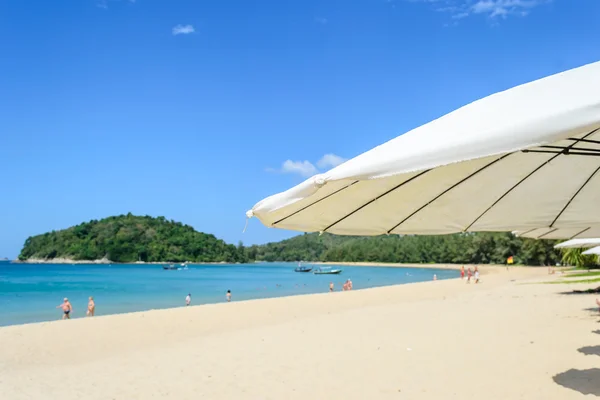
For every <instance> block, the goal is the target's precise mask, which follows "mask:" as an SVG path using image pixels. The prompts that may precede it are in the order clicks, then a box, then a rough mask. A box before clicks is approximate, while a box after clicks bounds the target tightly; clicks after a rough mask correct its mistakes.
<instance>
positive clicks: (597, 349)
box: [577, 346, 600, 385]
mask: <svg viewBox="0 0 600 400" xmlns="http://www.w3.org/2000/svg"><path fill="white" fill-rule="evenodd" d="M577 351H578V352H580V353H583V354H585V355H586V356H600V346H585V347H582V348H580V349H577ZM598 385H600V382H598Z"/></svg>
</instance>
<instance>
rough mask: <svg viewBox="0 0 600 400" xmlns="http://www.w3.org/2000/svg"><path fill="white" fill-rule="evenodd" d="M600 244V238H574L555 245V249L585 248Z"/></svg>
mask: <svg viewBox="0 0 600 400" xmlns="http://www.w3.org/2000/svg"><path fill="white" fill-rule="evenodd" d="M596 246H600V238H587V239H572V240H567V241H566V242H562V243H559V244H557V245H556V246H554V248H555V249H585V248H588V247H596Z"/></svg>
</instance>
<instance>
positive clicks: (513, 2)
mask: <svg viewBox="0 0 600 400" xmlns="http://www.w3.org/2000/svg"><path fill="white" fill-rule="evenodd" d="M405 1H408V2H411V3H425V4H428V5H429V6H430V7H432V9H433V10H435V11H437V12H443V13H449V14H451V16H452V18H453V19H455V20H458V19H462V18H466V17H469V16H471V15H483V16H486V17H489V18H507V17H509V16H520V17H524V16H526V15H528V14H529V13H530V12H531V10H532V9H534V8H536V7H538V6H541V5H543V4H548V3H551V2H552V0H405Z"/></svg>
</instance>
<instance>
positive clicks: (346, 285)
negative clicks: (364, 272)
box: [329, 279, 352, 292]
mask: <svg viewBox="0 0 600 400" xmlns="http://www.w3.org/2000/svg"><path fill="white" fill-rule="evenodd" d="M342 290H343V291H344V292H346V291H348V290H352V281H351V280H350V279H348V280H346V282H344V284H343V285H342ZM329 291H330V292H334V291H335V289H334V285H333V282H329Z"/></svg>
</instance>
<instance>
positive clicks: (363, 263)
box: [8, 258, 568, 271]
mask: <svg viewBox="0 0 600 400" xmlns="http://www.w3.org/2000/svg"><path fill="white" fill-rule="evenodd" d="M8 261H9V263H11V264H57V265H61V264H65V265H67V264H72V265H109V264H110V265H112V264H116V265H167V264H169V265H170V264H175V265H177V264H187V265H255V264H260V265H270V264H277V263H282V264H296V263H298V261H254V262H248V263H240V262H235V263H230V262H227V261H215V262H190V261H185V262H173V261H136V262H130V263H122V262H114V261H110V260H107V259H100V260H72V259H69V258H55V259H52V260H44V259H28V260H8ZM303 263H305V264H309V265H328V266H334V265H337V266H348V267H384V268H428V269H447V270H460V267H461V266H464V267H465V268H469V267H471V268H474V267H475V266H477V267H478V268H479V269H480V270H482V271H483V270H486V269H500V268H504V269H506V268H509V269H511V268H540V269H542V268H547V266H533V265H509V266H507V265H503V264H449V263H444V264H419V263H386V262H377V261H339V262H334V261H303ZM553 268H555V269H560V268H563V267H553ZM564 268H568V267H564Z"/></svg>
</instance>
